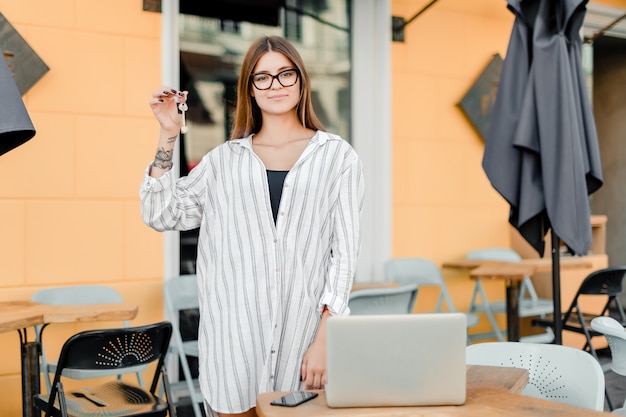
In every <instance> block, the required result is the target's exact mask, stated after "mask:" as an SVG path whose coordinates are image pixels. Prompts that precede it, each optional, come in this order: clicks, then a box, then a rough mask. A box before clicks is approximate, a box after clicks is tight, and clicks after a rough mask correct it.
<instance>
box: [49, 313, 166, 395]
mask: <svg viewBox="0 0 626 417" xmlns="http://www.w3.org/2000/svg"><path fill="white" fill-rule="evenodd" d="M171 335H172V326H171V324H170V323H169V322H167V321H163V322H160V323H155V324H149V325H145V326H137V327H124V328H110V329H102V330H87V331H83V332H80V333H77V334H75V335H73V336H72V337H70V338H69V339H68V340H67V341H66V342H65V343H64V345H63V347H62V348H61V353H60V355H59V362H58V365H57V370H56V373H55V375H54V380H53V384H52V390H51V391H50V398H49V401H48V403H49V404H54V402H55V398H56V397H57V396H58V395H59V392H58V389H59V387H60V386H62V385H60V384H59V382H60V381H61V378H62V377H63V375H64V373H65V372H66V371H67V370H70V371H72V370H94V371H102V370H115V371H116V372H119V373H128V372H134V370H136V369H141V368H144V367H145V366H146V365H149V364H151V363H154V362H157V366H156V368H155V370H154V376H153V377H152V382H151V383H150V392H151V393H152V394H155V395H156V390H157V387H158V385H159V382H160V381H159V379H160V377H161V376H162V370H163V361H164V359H165V356H166V353H167V349H168V346H169V342H170V337H171Z"/></svg>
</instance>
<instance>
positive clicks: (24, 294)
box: [0, 0, 163, 417]
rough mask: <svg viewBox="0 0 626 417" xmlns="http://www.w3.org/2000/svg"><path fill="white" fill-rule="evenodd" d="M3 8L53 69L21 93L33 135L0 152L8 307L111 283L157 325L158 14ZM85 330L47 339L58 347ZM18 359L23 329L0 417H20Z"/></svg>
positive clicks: (56, 330) (60, 329)
mask: <svg viewBox="0 0 626 417" xmlns="http://www.w3.org/2000/svg"><path fill="white" fill-rule="evenodd" d="M0 13H2V14H3V15H4V17H5V18H6V19H7V20H8V21H9V22H10V23H11V24H12V25H13V26H14V27H15V28H16V30H17V31H18V32H19V33H20V35H21V36H22V37H23V38H24V39H25V40H26V41H27V42H28V44H29V45H30V46H31V47H32V48H33V49H34V50H35V52H36V53H37V54H38V55H39V56H40V57H41V58H42V59H43V61H44V62H45V63H46V64H47V65H48V66H49V67H50V71H49V72H48V73H47V74H45V75H44V76H43V78H41V80H39V82H37V83H36V84H35V85H34V86H33V87H32V88H31V89H30V90H29V91H28V92H27V93H26V95H24V97H23V99H24V102H25V104H26V106H27V109H28V111H29V114H30V116H31V119H32V120H33V124H34V125H35V128H36V130H37V134H36V135H35V137H34V138H33V139H31V140H30V141H29V142H27V143H26V144H24V145H22V146H20V147H18V148H16V149H14V150H13V151H11V152H9V153H7V154H5V155H3V156H2V157H0V178H2V180H1V181H0V213H2V215H1V216H0V229H1V230H2V240H1V241H0V253H1V254H2V255H1V259H2V279H0V300H15V299H28V298H30V295H31V294H32V293H33V292H34V291H35V290H37V289H39V288H41V287H46V286H54V285H70V284H107V285H110V286H113V287H114V288H116V289H117V290H118V291H120V292H121V293H122V295H123V296H124V298H125V300H126V301H128V302H129V303H135V304H138V305H139V315H138V317H137V318H136V319H135V320H133V323H134V324H144V323H148V322H154V321H158V320H161V319H162V317H163V311H162V291H161V286H162V279H163V278H162V277H163V236H162V235H161V234H159V233H157V232H154V231H152V230H150V229H149V228H147V227H146V226H145V225H144V224H143V222H142V221H141V217H140V212H139V202H138V192H139V191H138V190H139V184H140V183H141V180H142V175H143V171H144V169H145V167H146V165H147V163H148V162H149V161H150V159H151V158H152V156H153V154H154V149H155V146H156V138H157V137H158V126H157V125H156V123H155V122H154V119H153V117H152V114H151V111H150V108H149V106H148V100H149V98H150V93H151V91H152V90H153V89H155V88H156V87H158V86H159V85H160V83H161V60H160V54H161V39H160V36H161V15H160V14H158V13H151V12H144V11H143V10H142V2H141V1H139V0H133V1H129V0H110V1H106V2H102V1H95V0H80V1H75V0H54V1H52V0H19V1H15V0H0ZM0 111H1V110H0ZM86 327H88V324H84V325H81V326H78V325H53V326H50V327H49V328H48V329H47V330H46V337H47V338H48V339H49V341H50V342H51V343H52V346H53V349H54V346H55V345H57V348H60V344H61V342H62V340H64V338H66V337H68V336H69V335H70V334H72V333H73V332H75V331H77V330H80V329H83V328H86ZM48 332H49V333H48ZM29 337H32V335H31V334H30V333H29ZM19 357H20V355H19V338H18V334H17V332H9V333H0V358H2V360H0V403H1V404H2V407H0V417H4V416H16V415H20V414H21V385H20V377H19V375H20V361H19Z"/></svg>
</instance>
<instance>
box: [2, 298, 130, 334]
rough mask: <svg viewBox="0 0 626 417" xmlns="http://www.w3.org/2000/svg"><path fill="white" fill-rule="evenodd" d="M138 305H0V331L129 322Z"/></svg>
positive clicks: (4, 302)
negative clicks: (45, 324) (58, 325)
mask: <svg viewBox="0 0 626 417" xmlns="http://www.w3.org/2000/svg"><path fill="white" fill-rule="evenodd" d="M137 312H138V306H136V305H131V304H95V305H87V304H85V305H66V306H53V305H48V304H41V303H34V302H32V301H3V302H0V332H8V331H12V330H20V329H25V328H27V327H31V326H34V325H36V324H44V323H73V322H89V321H117V320H131V319H133V318H135V317H136V316H137Z"/></svg>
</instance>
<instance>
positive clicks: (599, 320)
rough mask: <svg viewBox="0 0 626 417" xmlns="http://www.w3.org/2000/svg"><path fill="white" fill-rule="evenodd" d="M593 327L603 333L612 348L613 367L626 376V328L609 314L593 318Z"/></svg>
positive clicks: (616, 371)
mask: <svg viewBox="0 0 626 417" xmlns="http://www.w3.org/2000/svg"><path fill="white" fill-rule="evenodd" d="M591 328H592V329H593V330H595V331H596V332H598V333H602V334H603V335H604V337H605V338H606V340H607V342H608V343H609V349H610V350H611V369H612V370H613V371H614V372H615V373H617V374H619V375H624V376H626V329H624V326H622V325H621V324H620V323H619V322H618V321H617V320H615V319H614V318H613V317H609V316H601V317H596V318H594V319H593V320H591Z"/></svg>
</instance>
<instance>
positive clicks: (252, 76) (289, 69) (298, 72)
mask: <svg viewBox="0 0 626 417" xmlns="http://www.w3.org/2000/svg"><path fill="white" fill-rule="evenodd" d="M287 71H295V73H296V81H294V83H293V84H291V85H283V83H281V82H280V79H279V78H278V77H279V76H280V74H282V73H284V72H287ZM261 74H262V75H267V76H269V77H272V81H271V82H270V85H269V87H267V88H259V87H258V86H257V85H256V84H255V83H254V76H255V75H261ZM298 79H300V70H299V69H298V68H287V69H285V70H282V71H280V72H279V73H278V74H276V75H272V74H268V73H266V72H257V73H256V74H250V81H251V82H252V85H253V86H254V88H256V89H257V90H260V91H264V90H269V89H270V88H272V86H273V85H274V80H276V81H278V84H280V85H281V87H284V88H287V87H293V86H294V85H296V83H297V82H298Z"/></svg>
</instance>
